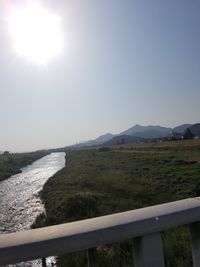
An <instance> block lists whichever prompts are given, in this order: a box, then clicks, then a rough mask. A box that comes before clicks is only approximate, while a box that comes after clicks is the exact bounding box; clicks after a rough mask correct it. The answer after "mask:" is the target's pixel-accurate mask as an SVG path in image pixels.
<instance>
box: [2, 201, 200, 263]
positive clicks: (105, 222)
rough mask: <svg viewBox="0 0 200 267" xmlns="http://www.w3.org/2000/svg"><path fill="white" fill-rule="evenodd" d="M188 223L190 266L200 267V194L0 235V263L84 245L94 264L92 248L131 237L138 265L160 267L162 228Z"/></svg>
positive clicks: (38, 256)
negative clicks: (140, 207)
mask: <svg viewBox="0 0 200 267" xmlns="http://www.w3.org/2000/svg"><path fill="white" fill-rule="evenodd" d="M180 225H189V226H190V230H191V244H192V253H193V264H194V267H197V266H198V267H199V266H200V198H190V199H184V200H180V201H175V202H170V203H166V204H160V205H156V206H151V207H147V208H142V209H137V210H132V211H127V212H121V213H116V214H112V215H107V216H102V217H97V218H92V219H87V220H82V221H77V222H72V223H66V224H60V225H56V226H49V227H44V228H40V229H33V230H28V231H22V232H17V233H11V234H2V235H0V265H6V264H11V263H17V262H20V261H28V260H34V259H38V258H43V266H45V260H44V258H46V257H48V256H52V255H60V254H63V253H67V252H75V251H80V250H85V249H87V250H88V266H94V259H95V257H94V254H95V248H96V247H98V246H101V245H106V244H111V243H115V242H118V241H123V240H127V239H133V251H134V262H135V266H136V267H164V266H165V264H164V256H163V248H162V239H161V235H160V232H161V231H163V230H166V229H170V228H173V227H176V226H180Z"/></svg>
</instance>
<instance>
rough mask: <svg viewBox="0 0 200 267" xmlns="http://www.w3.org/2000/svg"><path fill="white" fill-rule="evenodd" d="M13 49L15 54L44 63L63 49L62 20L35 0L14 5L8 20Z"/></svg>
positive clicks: (37, 62)
mask: <svg viewBox="0 0 200 267" xmlns="http://www.w3.org/2000/svg"><path fill="white" fill-rule="evenodd" d="M8 24H9V31H10V34H11V37H12V39H13V45H14V49H15V51H16V52H17V54H18V55H20V56H23V57H24V58H26V59H27V60H29V61H31V62H34V63H36V64H38V65H46V64H47V63H48V62H49V61H51V60H52V59H53V58H55V57H57V56H58V55H59V54H60V53H61V51H62V48H63V34H62V30H61V21H60V18H59V17H58V16H56V15H55V14H52V13H51V12H50V11H48V10H47V9H45V8H44V7H43V6H42V5H41V4H40V3H39V2H38V1H36V0H35V1H34V0H32V1H27V4H26V5H25V6H20V7H19V6H18V7H17V6H16V7H13V8H12V10H11V11H10V14H9V19H8Z"/></svg>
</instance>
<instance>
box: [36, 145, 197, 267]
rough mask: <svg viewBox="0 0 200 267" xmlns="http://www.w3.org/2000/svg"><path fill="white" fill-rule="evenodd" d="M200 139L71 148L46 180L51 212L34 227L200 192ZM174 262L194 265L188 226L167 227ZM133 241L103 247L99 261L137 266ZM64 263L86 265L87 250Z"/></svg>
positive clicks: (62, 259)
mask: <svg viewBox="0 0 200 267" xmlns="http://www.w3.org/2000/svg"><path fill="white" fill-rule="evenodd" d="M199 178H200V141H180V142H163V143H159V144H144V145H134V146H131V145H127V146H123V147H122V146H120V147H114V148H113V149H107V150H106V149H99V150H80V151H71V152H67V155H66V167H65V168H64V169H62V170H61V171H59V172H58V173H57V174H56V175H55V176H53V177H52V178H50V179H49V180H48V182H47V183H46V184H45V186H44V189H43V192H42V198H43V201H44V204H45V208H46V215H44V214H43V215H41V217H42V219H40V218H38V219H37V223H36V224H35V225H34V227H37V226H44V225H52V224H58V223H63V222H70V221H76V220H80V219H85V218H90V217H94V216H101V215H105V214H111V213H115V212H121V211H126V210H131V209H136V208H141V207H145V206H150V205H155V204H158V203H164V202H169V201H174V200H178V199H183V198H187V197H195V196H198V195H200V179H199ZM163 240H164V247H165V253H166V256H167V257H166V258H167V266H169V267H175V266H176V267H189V266H191V252H190V245H189V234H188V231H187V230H186V229H185V228H182V227H181V228H180V229H173V230H170V231H167V232H166V233H163ZM130 247H131V245H130V242H125V243H121V244H115V245H113V246H106V247H100V248H98V253H97V254H98V260H97V266H104V267H106V266H109V267H111V266H113V267H114V266H115V267H120V266H127V267H128V266H132V264H131V261H132V251H131V249H130ZM58 264H59V266H69V267H72V266H73V267H74V266H75V267H76V266H77V267H78V266H86V254H85V252H81V253H78V254H77V253H74V254H73V255H71V254H69V255H66V256H61V257H59V259H58Z"/></svg>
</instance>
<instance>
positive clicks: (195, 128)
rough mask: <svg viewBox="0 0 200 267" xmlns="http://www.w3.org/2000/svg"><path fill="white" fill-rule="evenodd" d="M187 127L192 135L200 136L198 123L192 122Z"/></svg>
mask: <svg viewBox="0 0 200 267" xmlns="http://www.w3.org/2000/svg"><path fill="white" fill-rule="evenodd" d="M188 129H189V130H190V132H191V133H192V134H193V135H194V136H200V123H196V124H193V125H192V126H190V127H189V128H188Z"/></svg>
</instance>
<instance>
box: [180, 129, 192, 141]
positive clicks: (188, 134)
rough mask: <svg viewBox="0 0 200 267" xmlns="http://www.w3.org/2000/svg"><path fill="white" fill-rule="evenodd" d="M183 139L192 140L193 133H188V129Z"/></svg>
mask: <svg viewBox="0 0 200 267" xmlns="http://www.w3.org/2000/svg"><path fill="white" fill-rule="evenodd" d="M183 138H184V139H193V138H194V135H193V133H192V132H191V131H190V129H189V128H188V129H187V130H186V131H185V133H184V135H183Z"/></svg>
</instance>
